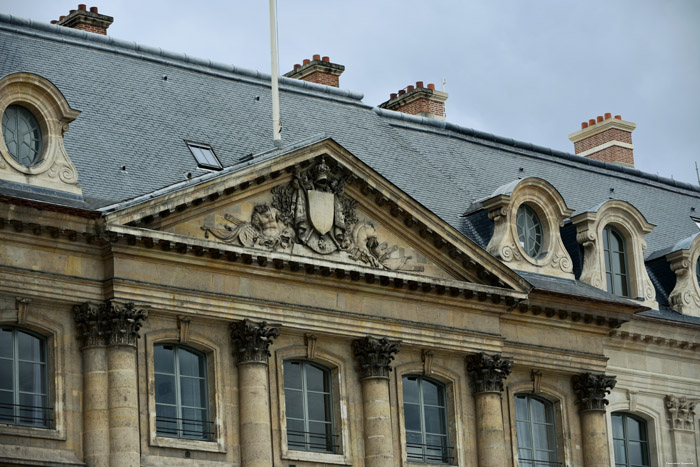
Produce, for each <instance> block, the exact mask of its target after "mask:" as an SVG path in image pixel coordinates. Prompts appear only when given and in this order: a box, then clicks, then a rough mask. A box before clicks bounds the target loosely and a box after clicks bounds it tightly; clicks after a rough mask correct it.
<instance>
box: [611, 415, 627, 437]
mask: <svg viewBox="0 0 700 467" xmlns="http://www.w3.org/2000/svg"><path fill="white" fill-rule="evenodd" d="M612 429H613V438H618V439H622V438H624V437H625V434H624V430H623V427H622V415H613V416H612Z"/></svg>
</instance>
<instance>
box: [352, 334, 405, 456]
mask: <svg viewBox="0 0 700 467" xmlns="http://www.w3.org/2000/svg"><path fill="white" fill-rule="evenodd" d="M400 349H401V343H400V342H397V341H389V340H388V339H386V338H381V339H376V338H374V337H371V336H367V337H363V338H362V339H356V340H354V341H352V350H353V354H354V355H355V358H356V359H357V362H358V364H359V376H360V381H361V382H362V406H363V410H362V412H363V416H364V441H365V466H366V467H384V466H388V465H394V446H393V436H392V431H391V405H390V403H389V372H390V371H391V361H392V360H393V359H394V354H395V353H397V352H398V351H399V350H400Z"/></svg>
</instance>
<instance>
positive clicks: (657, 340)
mask: <svg viewBox="0 0 700 467" xmlns="http://www.w3.org/2000/svg"><path fill="white" fill-rule="evenodd" d="M609 335H610V337H614V338H618V339H622V340H629V341H632V342H637V343H640V344H648V345H658V346H665V347H670V348H671V349H681V350H690V351H695V352H698V351H700V343H698V342H691V341H688V340H684V339H678V338H671V337H664V336H656V335H652V334H643V333H639V332H628V331H621V330H619V329H615V330H613V331H610V334H609Z"/></svg>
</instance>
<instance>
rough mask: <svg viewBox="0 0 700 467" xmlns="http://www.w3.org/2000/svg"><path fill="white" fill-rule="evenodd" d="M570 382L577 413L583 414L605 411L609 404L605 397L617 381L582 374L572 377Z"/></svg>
mask: <svg viewBox="0 0 700 467" xmlns="http://www.w3.org/2000/svg"><path fill="white" fill-rule="evenodd" d="M571 382H572V384H573V386H574V393H575V394H576V404H578V405H579V406H580V407H579V412H584V411H586V410H602V411H605V406H606V405H608V403H609V402H608V400H607V399H606V398H605V396H607V395H608V394H610V391H612V389H613V388H614V387H615V384H616V383H617V380H616V378H615V377H614V376H606V375H604V374H597V375H594V374H593V373H583V374H580V375H574V376H572V377H571Z"/></svg>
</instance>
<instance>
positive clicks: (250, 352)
mask: <svg viewBox="0 0 700 467" xmlns="http://www.w3.org/2000/svg"><path fill="white" fill-rule="evenodd" d="M279 335H280V329H279V328H278V327H274V326H269V327H268V325H267V322H265V321H263V322H261V323H254V322H252V321H250V320H248V319H244V320H242V321H237V322H235V323H232V324H231V340H232V341H233V343H234V345H235V346H236V355H238V364H239V365H240V364H241V363H250V362H260V363H265V364H267V359H268V357H270V355H271V354H270V346H271V345H272V342H273V340H274V339H275V338H277V337H279Z"/></svg>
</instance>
